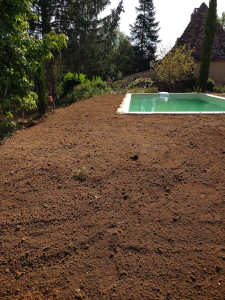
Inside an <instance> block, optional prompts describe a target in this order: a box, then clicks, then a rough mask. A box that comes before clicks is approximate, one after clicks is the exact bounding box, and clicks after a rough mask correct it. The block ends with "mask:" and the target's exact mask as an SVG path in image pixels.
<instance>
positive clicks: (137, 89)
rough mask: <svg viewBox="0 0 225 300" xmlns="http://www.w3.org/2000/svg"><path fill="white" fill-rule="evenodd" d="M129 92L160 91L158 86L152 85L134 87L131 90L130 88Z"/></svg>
mask: <svg viewBox="0 0 225 300" xmlns="http://www.w3.org/2000/svg"><path fill="white" fill-rule="evenodd" d="M128 92H129V93H137V94H138V93H149V94H150V93H158V92H159V90H158V88H157V87H151V88H146V89H145V88H138V87H136V88H133V89H130V90H128Z"/></svg>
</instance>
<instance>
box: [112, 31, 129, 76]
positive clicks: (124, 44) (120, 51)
mask: <svg viewBox="0 0 225 300" xmlns="http://www.w3.org/2000/svg"><path fill="white" fill-rule="evenodd" d="M134 58H135V55H134V50H133V47H132V45H131V43H130V41H129V39H128V37H126V36H125V35H124V34H123V33H122V32H120V31H116V38H115V40H114V42H113V49H112V53H111V55H109V59H108V65H109V67H110V69H109V70H108V76H109V77H111V78H112V79H113V80H117V79H120V78H121V77H122V76H125V75H129V74H132V71H133V62H134Z"/></svg>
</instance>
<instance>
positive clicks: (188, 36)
mask: <svg viewBox="0 0 225 300" xmlns="http://www.w3.org/2000/svg"><path fill="white" fill-rule="evenodd" d="M207 10H208V6H207V5H206V4H205V3H204V2H203V3H202V4H201V6H200V7H199V8H195V10H194V12H193V13H192V15H191V20H190V23H189V24H188V26H187V28H186V29H185V31H184V33H183V34H182V36H181V37H180V38H179V39H177V42H176V45H177V46H182V45H184V44H186V45H190V46H191V47H192V48H195V52H194V54H193V56H194V59H195V61H196V68H195V70H194V76H196V77H198V74H199V66H200V61H201V52H202V39H203V31H204V19H205V15H206V13H207ZM209 78H212V79H213V80H214V81H215V82H216V84H220V85H225V31H224V29H223V28H222V26H221V24H220V23H218V26H217V31H216V36H215V41H214V45H213V50H212V59H211V64H210V72H209Z"/></svg>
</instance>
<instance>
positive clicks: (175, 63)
mask: <svg viewBox="0 0 225 300" xmlns="http://www.w3.org/2000/svg"><path fill="white" fill-rule="evenodd" d="M193 51H194V50H193V49H191V48H189V47H187V46H186V45H183V46H181V47H177V46H176V47H174V48H173V49H172V50H171V51H170V52H169V53H168V54H167V55H165V56H164V58H162V59H161V60H160V61H159V62H158V63H156V64H155V66H154V68H155V72H156V78H157V80H158V81H159V82H160V83H163V84H164V85H165V86H167V89H172V88H174V86H175V85H176V84H177V83H178V82H181V81H186V80H188V79H189V78H191V77H192V75H193V70H194V66H195V62H194V59H193V57H192V53H193Z"/></svg>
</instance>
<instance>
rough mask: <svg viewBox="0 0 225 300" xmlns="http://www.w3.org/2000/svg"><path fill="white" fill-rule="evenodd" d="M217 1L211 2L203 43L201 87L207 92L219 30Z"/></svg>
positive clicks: (212, 0)
mask: <svg viewBox="0 0 225 300" xmlns="http://www.w3.org/2000/svg"><path fill="white" fill-rule="evenodd" d="M216 9H217V0H210V1H209V9H208V12H207V14H206V19H205V25H204V34H203V41H202V55H201V64H200V70H199V86H200V89H201V90H202V91H205V89H206V84H207V79H208V76H209V66H210V62H211V54H212V48H213V43H214V39H215V34H216V28H217V12H216Z"/></svg>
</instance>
